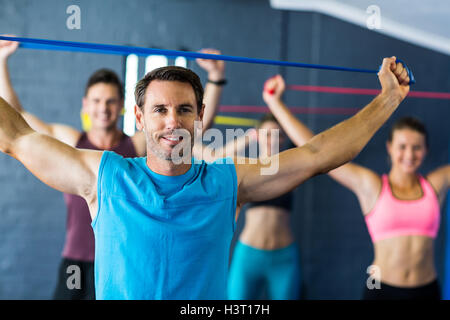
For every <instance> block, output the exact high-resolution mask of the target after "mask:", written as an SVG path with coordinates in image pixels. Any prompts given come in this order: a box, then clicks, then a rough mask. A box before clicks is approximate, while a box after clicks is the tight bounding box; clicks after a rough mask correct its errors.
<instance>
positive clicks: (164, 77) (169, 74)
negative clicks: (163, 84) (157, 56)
mask: <svg viewBox="0 0 450 320" xmlns="http://www.w3.org/2000/svg"><path fill="white" fill-rule="evenodd" d="M153 80H160V81H180V82H186V83H189V84H190V85H191V86H192V88H193V89H194V93H195V100H196V102H197V112H198V113H200V111H201V110H202V105H203V87H202V83H201V82H200V78H199V77H198V75H196V74H195V73H194V72H193V71H191V70H189V69H186V68H183V67H175V66H168V67H162V68H157V69H155V70H153V71H150V72H149V73H147V74H146V75H145V76H144V78H142V79H141V80H139V82H138V83H137V84H136V89H135V90H134V97H135V99H136V104H137V105H138V106H139V107H140V108H142V107H143V106H144V104H145V91H146V90H147V87H148V85H149V84H150V82H152V81H153Z"/></svg>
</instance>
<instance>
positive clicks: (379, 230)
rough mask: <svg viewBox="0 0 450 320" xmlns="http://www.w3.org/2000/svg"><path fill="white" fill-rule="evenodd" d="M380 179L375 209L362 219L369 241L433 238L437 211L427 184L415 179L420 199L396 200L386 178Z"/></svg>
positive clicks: (384, 176) (434, 200) (437, 219)
mask: <svg viewBox="0 0 450 320" xmlns="http://www.w3.org/2000/svg"><path fill="white" fill-rule="evenodd" d="M381 179H382V187H381V193H380V195H379V197H378V200H377V202H376V204H375V207H374V208H373V209H372V211H371V212H370V213H369V214H367V215H366V217H365V220H366V224H367V228H368V229H369V233H370V236H371V238H372V241H373V242H377V241H380V240H383V239H386V238H391V237H398V236H405V235H423V236H428V237H431V238H436V235H437V232H438V229H439V223H440V208H439V201H438V199H437V196H436V193H435V191H434V190H433V188H432V186H431V185H430V183H429V182H428V181H427V180H426V179H424V178H423V177H422V176H420V175H419V181H420V186H421V188H422V191H423V196H422V198H420V199H416V200H399V199H397V198H395V197H394V195H393V194H392V191H391V188H390V186H389V180H388V176H387V175H386V174H384V175H383V176H382V177H381Z"/></svg>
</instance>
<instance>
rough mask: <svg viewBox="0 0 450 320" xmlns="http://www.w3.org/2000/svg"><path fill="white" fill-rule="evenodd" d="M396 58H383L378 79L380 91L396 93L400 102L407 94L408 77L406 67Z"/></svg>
mask: <svg viewBox="0 0 450 320" xmlns="http://www.w3.org/2000/svg"><path fill="white" fill-rule="evenodd" d="M396 60H397V58H396V57H391V58H384V59H383V64H382V65H381V69H380V71H379V72H378V79H379V80H380V83H381V93H382V94H388V95H397V96H398V98H399V99H400V102H401V101H402V100H403V99H405V97H406V96H407V95H408V92H409V80H410V79H409V76H408V72H407V71H406V68H404V66H403V65H402V64H401V63H397V62H396Z"/></svg>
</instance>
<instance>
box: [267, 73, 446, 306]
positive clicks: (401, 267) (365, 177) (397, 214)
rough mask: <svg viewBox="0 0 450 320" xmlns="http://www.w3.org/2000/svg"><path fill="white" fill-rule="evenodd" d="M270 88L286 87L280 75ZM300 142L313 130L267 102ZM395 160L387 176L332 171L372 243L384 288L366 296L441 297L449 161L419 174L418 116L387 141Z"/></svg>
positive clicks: (422, 144) (423, 136)
mask: <svg viewBox="0 0 450 320" xmlns="http://www.w3.org/2000/svg"><path fill="white" fill-rule="evenodd" d="M268 83H269V84H268V87H282V88H284V86H285V84H284V80H283V79H282V77H281V76H275V77H273V78H271V79H269V80H268ZM269 108H270V109H271V111H272V113H273V115H274V116H275V117H276V118H277V120H278V121H279V123H280V124H281V125H282V127H283V129H284V130H285V132H286V133H289V136H290V137H291V139H292V141H293V142H294V143H295V144H296V145H303V144H304V143H305V142H307V141H308V140H309V139H310V138H311V137H313V133H312V132H311V130H309V128H307V127H306V126H305V125H304V124H303V123H302V122H301V121H299V120H298V119H297V118H296V117H295V116H294V115H293V114H292V113H291V112H290V111H289V109H288V108H287V107H286V106H285V105H284V104H283V103H278V104H272V105H269ZM386 147H387V151H388V154H389V158H390V162H391V170H390V171H389V173H388V174H385V175H383V176H381V177H380V176H379V175H378V174H377V173H375V172H374V171H372V170H370V169H368V168H365V167H362V166H360V165H357V164H355V163H347V164H345V165H343V166H341V167H339V168H337V169H335V170H333V171H330V172H329V173H328V174H329V175H330V176H331V177H332V178H333V179H335V180H336V181H337V182H339V183H340V184H342V185H343V186H345V187H347V188H348V189H350V190H351V191H353V192H354V193H355V195H356V196H357V198H358V200H359V204H360V206H361V209H362V212H363V214H364V216H365V220H366V223H367V227H368V230H369V233H370V236H371V238H372V241H373V245H374V250H375V259H374V261H373V263H372V265H371V266H370V267H371V270H373V271H374V272H373V273H372V278H373V279H374V280H376V281H378V282H379V283H380V289H376V287H375V288H374V289H369V288H368V286H365V288H364V293H363V298H364V299H370V300H373V299H383V300H389V299H440V297H441V292H440V286H439V283H438V281H437V276H436V270H435V266H434V239H435V237H436V235H437V231H438V229H439V221H440V213H439V211H440V209H439V208H440V206H441V205H442V203H443V202H444V199H445V195H446V193H447V190H448V188H449V185H450V165H448V164H447V165H444V166H442V167H440V168H438V169H436V170H434V171H432V172H431V173H429V174H428V175H427V176H425V177H422V176H421V175H420V174H418V173H417V171H418V169H419V167H420V165H421V164H422V162H423V160H424V158H425V155H426V153H427V132H426V129H425V127H424V125H423V124H422V123H421V122H420V121H418V120H416V119H414V118H410V117H407V118H402V119H400V120H398V121H397V122H396V123H395V124H394V125H393V127H392V128H391V130H390V134H389V139H388V141H387V144H386Z"/></svg>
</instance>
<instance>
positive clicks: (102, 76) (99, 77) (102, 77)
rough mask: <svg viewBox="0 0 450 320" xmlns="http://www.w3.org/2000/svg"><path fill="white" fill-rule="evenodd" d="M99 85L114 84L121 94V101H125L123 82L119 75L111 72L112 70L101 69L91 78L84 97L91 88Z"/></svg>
mask: <svg viewBox="0 0 450 320" xmlns="http://www.w3.org/2000/svg"><path fill="white" fill-rule="evenodd" d="M97 83H107V84H112V85H115V86H116V87H117V92H118V93H119V97H120V99H123V97H124V93H123V85H122V82H120V79H119V77H118V76H117V74H116V73H115V72H114V71H112V70H110V69H100V70H97V71H95V72H94V73H93V74H92V75H91V76H90V77H89V80H88V82H87V84H86V89H85V91H84V95H85V96H86V95H87V93H88V91H89V88H90V87H92V86H93V85H96V84H97Z"/></svg>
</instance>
